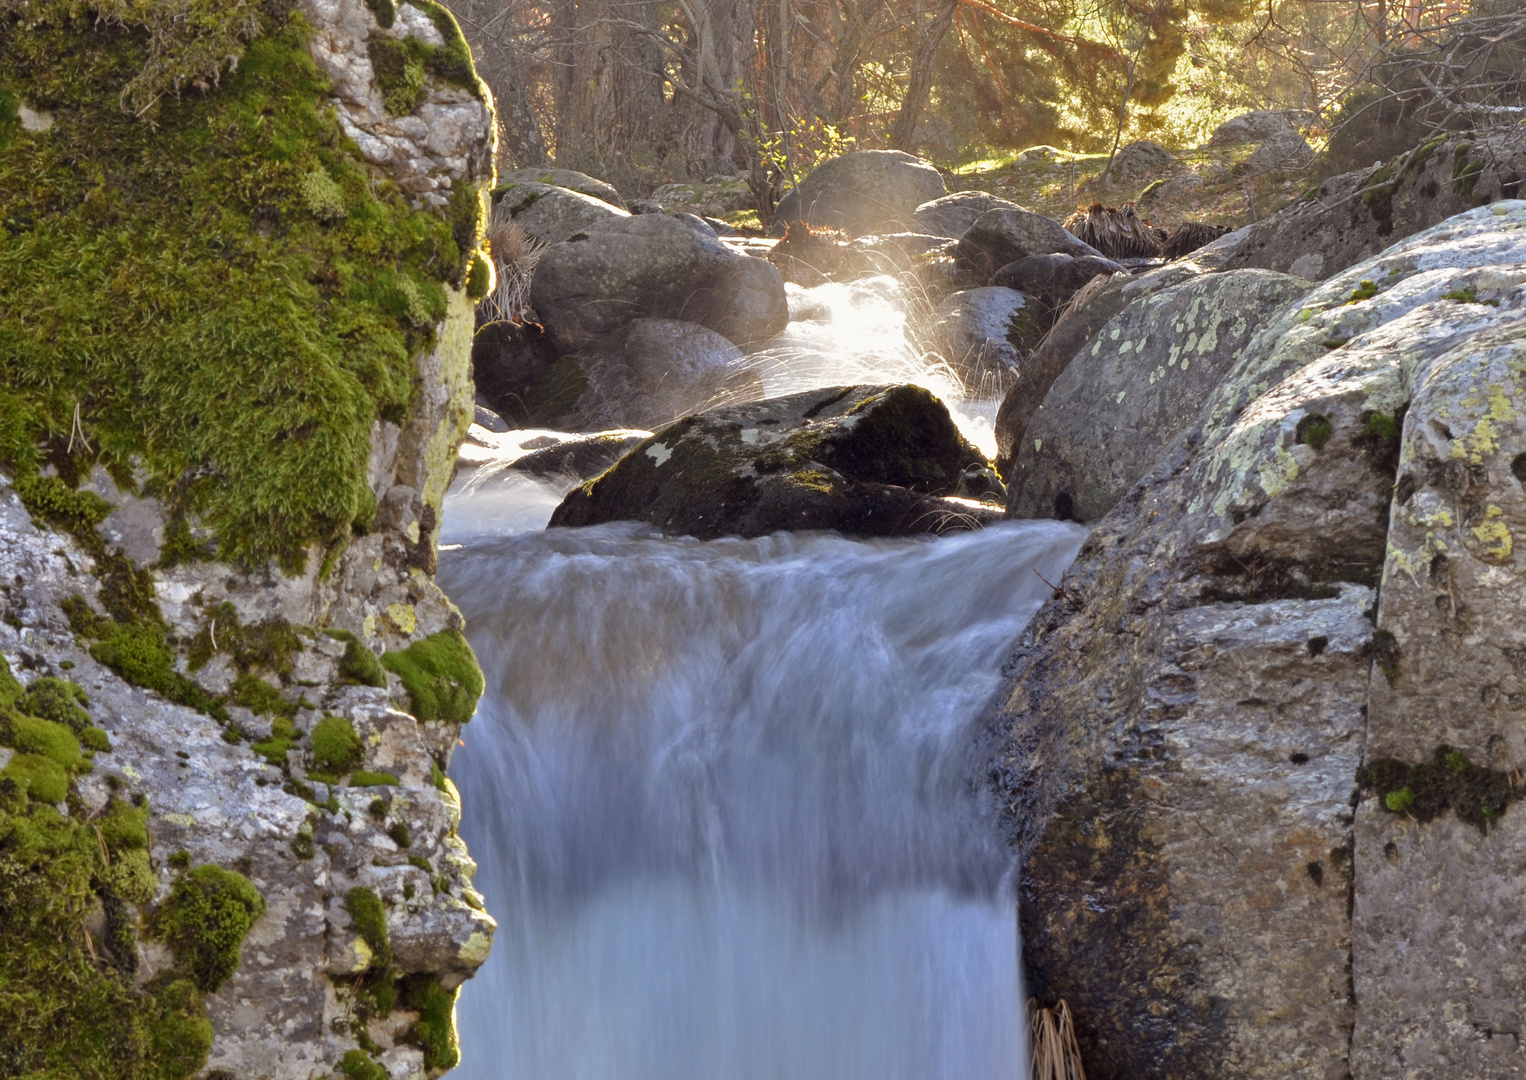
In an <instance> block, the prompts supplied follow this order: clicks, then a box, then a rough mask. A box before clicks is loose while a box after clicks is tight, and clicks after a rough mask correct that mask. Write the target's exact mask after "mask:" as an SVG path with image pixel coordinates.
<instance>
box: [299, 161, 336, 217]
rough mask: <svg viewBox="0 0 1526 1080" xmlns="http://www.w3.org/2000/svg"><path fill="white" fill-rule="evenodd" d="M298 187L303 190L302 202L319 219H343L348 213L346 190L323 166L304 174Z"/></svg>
mask: <svg viewBox="0 0 1526 1080" xmlns="http://www.w3.org/2000/svg"><path fill="white" fill-rule="evenodd" d="M298 187H299V189H300V190H301V192H302V202H303V203H304V204H305V205H306V206H307V209H308V211H309V212H310V213H311V214H312V215H313V217H315V218H317V219H318V220H319V221H322V222H335V221H341V220H343V219H344V216H345V214H346V213H348V211H347V210H346V209H345V206H344V191H343V190H342V189H341V188H340V187H339V185H338V184H337V183H335V182H334V178H333V177H332V176H330V175H329V174H328V173H327V172H325V171H324V170H323V169H322V168H317V169H313V170H312V171H311V172H309V173H307V175H305V176H303V177H302V180H301V183H300V184H299V185H298Z"/></svg>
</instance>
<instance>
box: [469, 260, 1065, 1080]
mask: <svg viewBox="0 0 1526 1080" xmlns="http://www.w3.org/2000/svg"><path fill="white" fill-rule="evenodd" d="M830 288H836V287H830ZM818 291H819V290H818ZM826 321H827V322H828V323H829V322H830V320H826ZM792 328H793V327H792ZM903 344H904V342H903ZM814 362H816V361H813V363H814ZM845 363H847V364H848V366H849V367H850V368H851V362H848V361H845ZM801 366H802V364H801V362H800V359H799V356H798V355H797V356H796V360H795V367H794V370H795V372H796V374H797V375H798V374H799V371H800V369H801ZM781 370H784V373H785V375H786V376H788V365H781ZM839 370H841V369H839ZM825 374H827V373H826V372H823V374H822V376H821V377H825ZM935 376H937V372H936V371H933V372H932V375H931V376H929V377H935ZM871 379H872V376H870V377H861V376H859V375H858V374H856V373H855V374H850V375H848V377H846V378H839V379H837V380H835V381H837V382H850V381H871ZM874 381H879V380H874ZM816 385H822V383H816ZM795 388H798V387H795ZM770 392H778V391H777V390H776V389H775V388H774V387H770ZM526 484H528V485H529V486H525V485H526ZM547 501H548V496H547V494H546V493H545V491H544V489H542V488H540V487H539V486H537V485H536V484H535V482H533V481H524V482H522V483H518V486H512V485H510V486H503V487H500V488H499V489H498V498H497V501H496V502H491V501H484V499H483V496H482V493H480V492H478V493H473V494H471V495H470V496H468V497H462V495H461V493H456V494H455V495H453V496H452V498H451V499H450V500H448V501H447V510H446V520H445V525H444V533H445V537H446V539H448V540H454V541H455V542H456V543H455V544H454V545H453V546H451V547H447V548H445V549H443V550H442V553H441V562H440V574H439V578H440V582H441V584H442V585H443V586H444V588H445V589H446V591H447V592H448V593H449V594H450V595H451V596H452V597H453V598H454V599H455V600H456V602H457V603H458V604H459V605H460V606H461V608H462V610H463V612H464V614H465V615H466V618H467V622H468V636H469V637H470V638H471V641H472V644H473V646H474V647H475V648H476V650H477V654H478V657H479V658H480V660H481V662H482V666H483V670H484V672H485V673H486V675H487V680H488V687H487V693H486V694H485V695H484V697H483V700H482V704H481V706H480V708H479V711H478V714H477V717H476V719H475V720H473V722H472V723H471V724H470V725H469V726H468V727H467V728H466V729H465V731H464V734H463V738H464V741H465V745H464V747H462V748H458V750H457V752H456V757H455V761H454V763H453V765H452V769H451V775H452V777H453V778H454V779H455V781H456V783H457V784H458V785H459V786H460V787H461V789H462V793H463V799H464V804H465V818H464V820H463V822H462V833H463V835H464V836H465V838H466V840H467V842H468V843H469V845H470V846H471V849H472V851H473V854H474V855H475V857H476V858H477V860H478V861H479V862H480V863H481V870H480V871H479V873H478V875H477V879H476V884H477V887H478V888H479V889H480V890H481V891H482V892H483V893H484V894H485V895H486V898H487V903H488V908H489V910H490V911H491V912H492V914H493V915H494V917H496V918H497V919H498V921H499V931H498V936H497V940H496V943H495V945H494V948H493V952H492V955H491V957H490V958H489V960H488V962H487V964H486V965H485V966H484V968H483V969H482V971H481V972H480V973H479V974H478V975H477V977H476V978H475V979H473V980H472V981H471V982H469V983H468V984H467V985H466V986H465V988H464V989H463V991H462V994H461V998H460V1003H459V1007H458V1019H459V1024H460V1029H461V1038H462V1044H463V1061H462V1064H461V1066H460V1067H459V1068H458V1069H457V1070H456V1071H455V1072H454V1073H453V1074H452V1075H453V1076H455V1077H459V1078H462V1080H1019V1078H1023V1080H1025V1078H1026V1076H1027V1067H1026V1061H1025V1047H1024V1030H1025V1023H1024V1014H1023V998H1022V990H1021V985H1020V977H1019V971H1020V964H1019V956H1018V952H1019V942H1018V938H1017V929H1016V917H1015V905H1014V901H1013V897H1012V894H1011V880H1010V879H1011V876H1012V865H1011V860H1010V855H1009V853H1008V851H1007V850H1006V849H1005V848H1004V847H1003V846H1002V845H1001V843H1000V842H999V839H998V838H997V836H996V834H995V830H994V828H993V823H992V821H991V819H990V815H989V812H988V811H989V808H988V807H986V806H985V805H984V803H983V797H982V794H981V791H982V789H981V786H980V784H979V782H978V779H976V778H974V777H972V776H971V775H970V774H971V767H972V765H973V762H972V760H971V757H972V750H971V744H972V737H973V734H974V732H973V725H974V724H975V722H976V720H977V717H978V716H979V715H980V712H981V710H982V708H983V707H984V706H985V705H986V703H987V702H988V701H989V699H990V697H991V695H992V694H993V693H994V691H995V690H996V689H997V686H998V683H999V671H1000V665H1001V662H1002V659H1003V657H1004V656H1005V654H1006V652H1007V650H1008V649H1009V648H1010V646H1011V644H1012V642H1013V641H1014V640H1015V639H1016V637H1017V636H1018V634H1019V633H1020V632H1021V630H1022V628H1023V626H1024V625H1025V624H1026V622H1027V621H1028V619H1029V618H1030V617H1031V615H1032V613H1033V611H1034V610H1035V609H1036V608H1037V606H1038V604H1039V603H1040V601H1041V600H1042V599H1043V597H1044V596H1045V595H1046V594H1047V592H1048V587H1047V586H1045V585H1044V584H1043V582H1041V581H1040V580H1039V578H1038V576H1037V574H1035V573H1034V570H1035V569H1037V570H1038V571H1039V573H1042V574H1043V575H1044V577H1046V578H1048V579H1049V580H1051V581H1055V580H1058V577H1059V575H1060V573H1061V572H1062V571H1063V569H1064V568H1065V566H1066V565H1068V563H1069V562H1070V561H1071V559H1072V558H1073V557H1074V554H1075V551H1076V549H1077V548H1078V547H1079V545H1080V542H1081V539H1082V537H1083V535H1084V533H1083V531H1082V530H1081V529H1079V528H1076V527H1074V526H1069V525H1063V524H1059V523H1054V522H1021V523H1010V524H1004V525H999V526H996V527H993V528H989V529H987V530H985V531H983V532H979V533H965V534H956V535H953V536H948V537H944V538H941V539H938V540H926V541H918V540H897V541H850V540H844V539H842V538H840V537H837V536H833V535H797V536H788V535H783V534H781V535H779V536H774V537H768V538H764V539H758V540H746V541H743V540H721V541H713V542H709V543H700V542H696V541H688V540H674V539H661V538H657V537H654V536H651V535H648V533H647V532H646V531H645V530H644V528H642V527H638V526H633V525H611V526H601V527H598V528H592V529H582V530H554V531H549V532H546V531H532V530H535V529H538V528H539V525H540V524H542V523H543V522H544V520H545V515H549V512H550V506H549V505H545V504H546V503H547Z"/></svg>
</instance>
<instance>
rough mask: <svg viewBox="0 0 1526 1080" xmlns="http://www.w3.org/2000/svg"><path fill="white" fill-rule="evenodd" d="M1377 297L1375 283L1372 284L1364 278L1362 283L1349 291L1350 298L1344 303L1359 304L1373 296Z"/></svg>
mask: <svg viewBox="0 0 1526 1080" xmlns="http://www.w3.org/2000/svg"><path fill="white" fill-rule="evenodd" d="M1377 295H1378V286H1377V283H1376V282H1373V281H1368V280H1366V279H1365V278H1363V279H1362V282H1361V283H1360V284H1359V285H1357V287H1356V288H1354V289H1352V290H1351V296H1350V298H1349V299H1347V301H1346V303H1348V304H1360V303H1361V302H1362V301H1363V300H1371V299H1372V298H1373V297H1374V296H1377Z"/></svg>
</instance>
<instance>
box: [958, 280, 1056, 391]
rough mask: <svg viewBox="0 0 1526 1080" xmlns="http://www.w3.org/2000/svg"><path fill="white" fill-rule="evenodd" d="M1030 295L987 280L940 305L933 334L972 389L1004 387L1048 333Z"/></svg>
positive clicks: (1001, 388)
mask: <svg viewBox="0 0 1526 1080" xmlns="http://www.w3.org/2000/svg"><path fill="white" fill-rule="evenodd" d="M1043 332H1044V331H1043V325H1042V323H1041V320H1040V318H1039V316H1038V315H1037V312H1036V311H1035V307H1034V305H1033V304H1032V303H1030V302H1029V300H1028V299H1027V297H1025V296H1024V295H1023V294H1022V293H1020V292H1017V291H1016V290H1014V289H1008V288H1003V287H1001V286H994V285H993V286H984V287H981V288H978V289H962V290H961V291H959V292H956V293H952V294H950V295H949V296H948V297H946V298H945V299H944V301H943V303H941V304H940V305H938V311H937V314H936V315H935V316H934V318H933V324H932V327H931V330H930V335H931V337H932V341H933V344H934V346H935V347H936V348H937V349H938V351H939V352H940V353H942V354H943V358H944V359H945V360H946V361H947V362H948V364H949V366H951V367H952V368H953V369H954V370H955V371H956V372H957V373H958V374H959V377H960V378H961V379H963V380H964V382H965V384H966V385H967V386H968V387H970V389H972V390H974V391H976V392H977V393H979V392H981V391H986V392H992V391H994V392H996V393H1000V392H1002V391H1004V390H1005V389H1006V388H1007V387H1008V386H1010V385H1011V383H1012V380H1013V379H1015V378H1016V377H1017V375H1018V372H1019V371H1020V369H1021V364H1022V361H1023V358H1024V357H1025V356H1027V354H1028V351H1029V350H1030V349H1032V348H1033V346H1034V345H1035V344H1037V343H1038V339H1039V338H1040V337H1041V336H1042V335H1043Z"/></svg>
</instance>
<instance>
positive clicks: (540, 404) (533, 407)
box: [472, 322, 581, 427]
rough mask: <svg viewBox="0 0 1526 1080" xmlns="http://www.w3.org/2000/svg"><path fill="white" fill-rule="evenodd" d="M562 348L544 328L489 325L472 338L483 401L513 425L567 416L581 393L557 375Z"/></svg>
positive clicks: (473, 362) (540, 422)
mask: <svg viewBox="0 0 1526 1080" xmlns="http://www.w3.org/2000/svg"><path fill="white" fill-rule="evenodd" d="M556 363H557V354H556V350H555V349H554V348H553V347H552V345H551V340H550V338H549V337H548V336H547V335H546V332H545V331H544V330H542V329H541V328H540V327H538V326H535V325H533V324H525V325H520V324H517V323H511V322H492V323H487V324H485V325H484V326H482V327H481V328H480V329H478V331H477V333H476V335H475V336H474V337H473V338H472V369H473V373H474V378H475V380H476V386H477V397H478V398H480V399H481V400H482V401H483V402H484V403H485V404H486V405H487V407H488V408H490V409H492V410H493V412H494V413H496V414H497V415H498V416H500V417H501V418H502V419H503V420H504V421H505V422H506V423H507V424H508V426H509V427H538V426H541V425H543V424H548V423H550V422H551V421H552V420H554V419H556V418H557V417H559V416H561V415H563V414H564V413H565V412H567V411H568V410H569V409H570V408H571V407H572V405H573V403H575V402H576V401H577V397H578V394H580V393H581V391H579V392H578V394H573V395H572V396H571V398H570V399H569V398H568V393H569V390H568V389H567V388H566V387H564V386H563V385H562V380H560V379H559V378H558V375H557V374H556V373H554V372H553V369H554V368H555V366H556Z"/></svg>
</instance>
